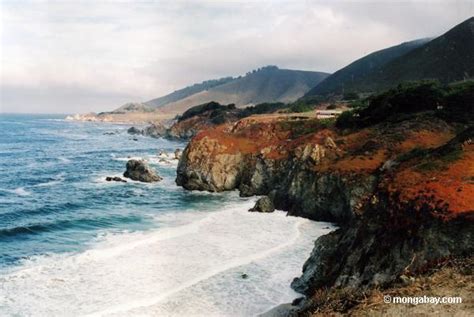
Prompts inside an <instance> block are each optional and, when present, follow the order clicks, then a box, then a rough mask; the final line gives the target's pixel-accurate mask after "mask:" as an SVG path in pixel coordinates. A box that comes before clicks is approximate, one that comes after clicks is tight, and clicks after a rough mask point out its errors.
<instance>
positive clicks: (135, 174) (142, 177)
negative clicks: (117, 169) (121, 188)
mask: <svg viewBox="0 0 474 317" xmlns="http://www.w3.org/2000/svg"><path fill="white" fill-rule="evenodd" d="M123 176H124V177H127V178H130V179H133V180H135V181H140V182H145V183H152V182H159V181H161V180H162V178H161V177H160V176H159V175H158V174H156V172H155V171H153V170H152V169H151V168H150V166H148V164H147V163H146V162H145V161H143V160H129V161H128V162H127V170H126V171H125V173H123Z"/></svg>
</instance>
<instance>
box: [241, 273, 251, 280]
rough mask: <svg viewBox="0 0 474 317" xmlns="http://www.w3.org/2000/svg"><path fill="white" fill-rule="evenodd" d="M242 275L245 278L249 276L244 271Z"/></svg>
mask: <svg viewBox="0 0 474 317" xmlns="http://www.w3.org/2000/svg"><path fill="white" fill-rule="evenodd" d="M241 277H242V278H243V279H244V280H245V279H247V278H248V277H249V276H248V275H247V274H245V273H244V274H242V275H241Z"/></svg>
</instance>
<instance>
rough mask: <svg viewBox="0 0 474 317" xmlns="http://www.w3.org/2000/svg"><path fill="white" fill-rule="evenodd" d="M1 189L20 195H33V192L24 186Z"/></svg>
mask: <svg viewBox="0 0 474 317" xmlns="http://www.w3.org/2000/svg"><path fill="white" fill-rule="evenodd" d="M0 190H3V191H4V192H7V193H12V194H15V195H18V196H29V195H31V192H29V191H27V190H25V188H24V187H18V188H15V189H0Z"/></svg>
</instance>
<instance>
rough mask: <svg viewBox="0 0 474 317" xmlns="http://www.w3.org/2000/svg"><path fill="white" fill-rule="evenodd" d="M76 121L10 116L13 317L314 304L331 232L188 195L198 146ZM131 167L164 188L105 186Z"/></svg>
mask: <svg viewBox="0 0 474 317" xmlns="http://www.w3.org/2000/svg"><path fill="white" fill-rule="evenodd" d="M63 118H64V116H54V115H13V114H11V115H7V114H2V115H0V127H1V130H2V133H1V134H0V171H1V172H0V176H1V177H0V316H150V315H151V316H204V315H205V316H254V315H258V314H260V313H263V312H265V311H268V310H269V309H271V308H272V307H274V306H276V305H279V304H281V303H285V302H290V301H292V300H293V299H294V298H295V297H298V296H300V295H299V294H297V293H295V292H294V291H293V290H292V289H291V288H290V283H291V281H292V279H293V278H294V277H296V276H299V275H300V274H301V269H302V266H303V263H304V261H305V260H306V259H307V258H308V257H309V254H310V252H311V250H312V247H313V244H314V240H315V239H316V238H317V237H319V236H320V235H323V234H326V233H327V232H329V231H330V230H332V229H333V227H332V226H331V224H328V223H321V222H314V221H310V220H307V219H303V218H297V217H287V216H286V213H284V212H283V211H276V212H274V213H272V214H261V213H250V212H247V210H248V209H249V208H250V207H252V206H253V204H254V203H255V201H256V198H255V197H252V198H241V197H239V195H238V193H237V192H226V193H207V192H190V191H186V190H184V189H182V188H180V187H178V186H176V185H175V182H174V179H175V176H176V166H177V160H174V159H173V158H172V155H171V153H172V152H174V150H175V149H177V148H180V149H183V148H184V147H185V145H186V144H185V143H183V142H173V141H167V140H162V139H152V138H148V137H141V136H138V137H135V136H130V135H128V134H127V132H126V130H127V128H128V127H129V126H126V125H119V124H108V123H107V124H106V123H91V122H72V121H65V120H63ZM160 153H161V156H160ZM163 153H169V154H170V155H168V156H167V155H165V154H163ZM129 158H143V159H145V160H147V161H148V163H149V164H150V166H152V167H153V168H154V169H156V170H157V172H158V173H159V174H160V175H161V176H162V177H163V181H161V182H159V183H153V184H145V183H139V182H134V181H128V182H127V183H117V182H107V181H105V177H106V176H121V174H122V173H123V172H124V170H125V164H126V162H127V160H128V159H129Z"/></svg>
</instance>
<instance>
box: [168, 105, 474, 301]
mask: <svg viewBox="0 0 474 317" xmlns="http://www.w3.org/2000/svg"><path fill="white" fill-rule="evenodd" d="M462 129H465V127H460V126H458V127H457V130H462ZM455 131H456V129H455V127H454V126H450V125H448V124H447V123H446V122H444V121H442V120H439V119H436V118H435V117H432V116H430V115H423V114H422V115H416V116H413V118H411V119H407V120H405V121H402V122H397V123H384V124H380V125H377V126H373V127H370V128H365V129H361V130H358V131H354V132H352V133H342V134H341V133H340V132H338V131H337V130H334V129H332V128H327V126H326V124H325V123H324V122H321V121H318V120H317V119H315V118H308V117H306V118H298V117H294V116H293V117H292V116H288V117H287V116H255V117H250V118H245V119H242V120H240V121H238V122H236V123H233V124H228V125H221V126H219V127H217V128H214V129H211V130H206V131H203V132H201V133H199V134H198V135H197V136H196V137H194V138H193V139H192V140H191V142H190V143H189V145H188V147H187V148H186V150H185V151H184V153H183V156H182V158H181V160H180V163H179V166H178V176H177V183H178V185H181V186H183V187H185V188H188V189H193V190H208V191H216V192H218V191H224V190H232V189H238V190H239V191H240V194H241V195H244V196H249V195H268V196H269V197H270V198H271V199H272V201H273V202H274V204H275V206H276V208H278V209H283V210H288V212H289V214H291V215H298V216H304V217H307V218H310V219H315V220H329V221H335V222H337V223H338V224H340V226H341V228H340V229H338V230H337V231H335V232H333V233H331V234H329V235H326V236H323V237H321V238H319V239H318V240H317V241H316V243H315V248H314V250H313V252H312V254H311V256H310V258H309V259H308V261H307V262H306V264H305V265H304V268H303V275H302V276H301V277H300V278H297V279H295V281H294V282H293V284H292V286H293V287H294V288H295V289H296V290H298V291H300V292H302V293H304V294H306V295H307V296H308V298H310V297H311V295H312V294H313V293H314V292H315V290H317V289H318V288H325V287H352V288H364V287H372V286H383V285H388V284H390V283H392V282H394V281H396V280H397V279H398V278H399V276H400V275H402V274H411V273H413V272H417V271H419V270H423V268H424V267H427V266H429V265H430V264H432V263H434V262H436V261H438V260H440V259H442V258H446V257H450V256H459V255H466V254H472V252H473V251H474V246H473V243H474V242H473V241H474V239H473V236H472V233H473V232H474V226H473V224H474V217H473V209H474V181H473V180H474V163H473V162H474V145H473V144H472V138H473V137H474V135H473V133H472V131H473V130H472V128H471V129H465V131H464V132H463V133H461V134H458V135H457V136H456V133H455Z"/></svg>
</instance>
